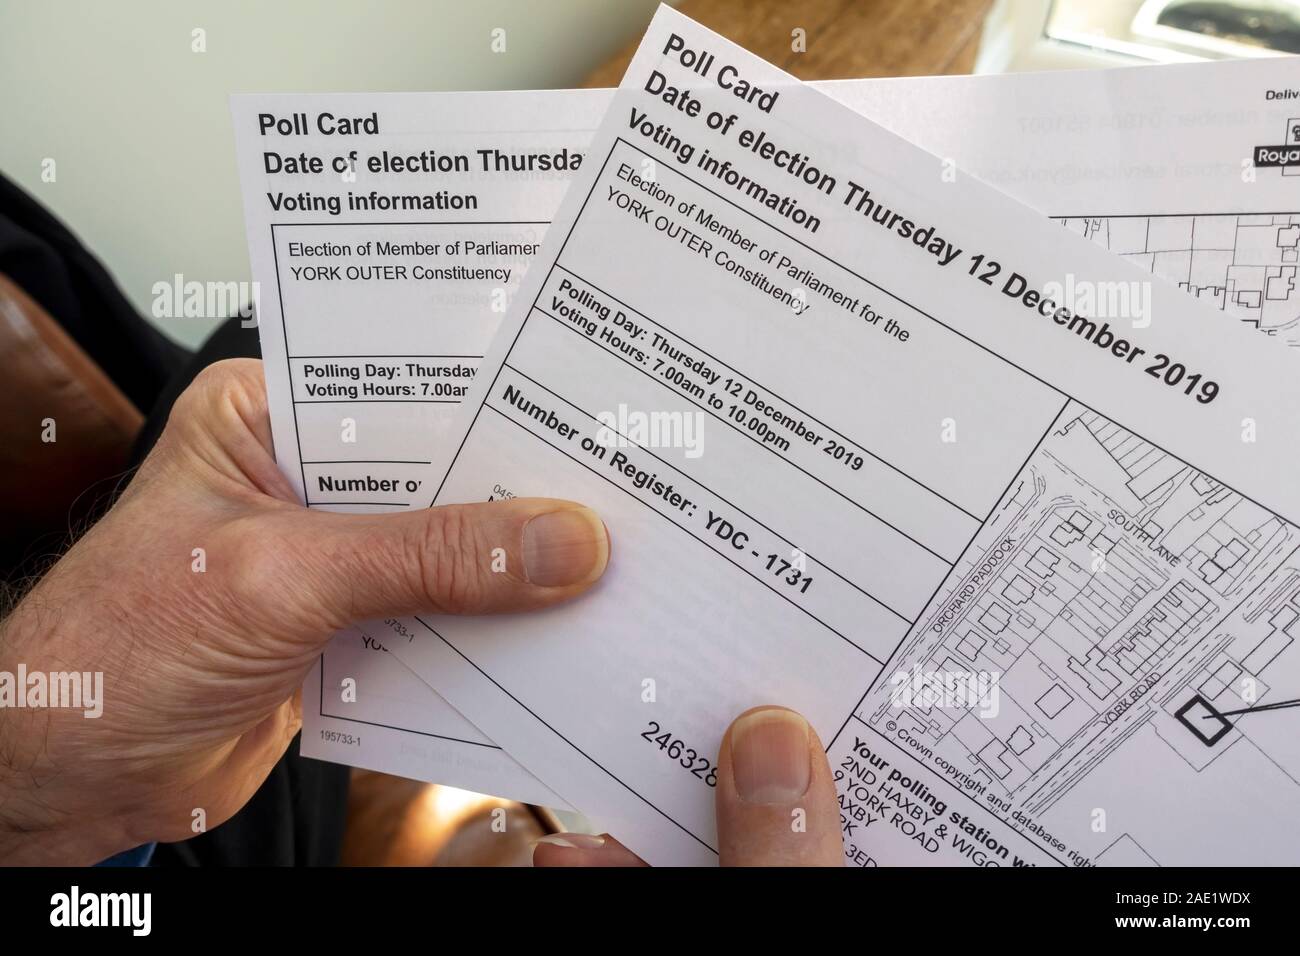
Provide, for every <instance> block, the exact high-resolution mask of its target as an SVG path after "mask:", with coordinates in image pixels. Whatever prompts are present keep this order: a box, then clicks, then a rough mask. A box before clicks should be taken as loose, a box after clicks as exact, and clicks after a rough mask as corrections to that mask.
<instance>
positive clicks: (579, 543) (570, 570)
mask: <svg viewBox="0 0 1300 956" xmlns="http://www.w3.org/2000/svg"><path fill="white" fill-rule="evenodd" d="M523 554H524V574H525V575H527V577H528V580H529V581H530V582H531V583H533V584H537V585H540V586H541V587H544V588H554V587H564V586H568V585H573V584H582V583H584V582H587V581H594V580H595V579H596V578H598V577H600V575H601V574H602V573H603V572H604V570H605V563H606V561H607V560H608V558H609V535H608V533H607V532H606V531H605V524H604V522H602V521H601V520H600V518H599V517H598V516H597V515H596V513H595V512H594V511H592V510H591V509H589V508H567V509H565V510H564V511H550V512H547V513H546V514H543V515H538V516H537V517H536V518H532V519H530V520H529V521H528V523H527V524H525V525H524V540H523Z"/></svg>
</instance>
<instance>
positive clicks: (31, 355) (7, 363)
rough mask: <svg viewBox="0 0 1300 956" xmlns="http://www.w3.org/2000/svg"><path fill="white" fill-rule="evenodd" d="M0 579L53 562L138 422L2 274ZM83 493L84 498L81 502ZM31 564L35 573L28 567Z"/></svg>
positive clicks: (123, 458) (120, 460) (115, 469)
mask: <svg viewBox="0 0 1300 956" xmlns="http://www.w3.org/2000/svg"><path fill="white" fill-rule="evenodd" d="M0 395H3V397H2V398H0V526H2V527H3V528H4V539H5V547H4V551H5V554H4V555H3V558H0V560H2V561H4V563H5V564H7V565H8V566H7V567H0V574H7V573H8V572H9V571H11V570H12V568H13V567H14V566H15V564H17V563H19V562H24V563H25V566H26V563H30V562H38V561H39V559H40V558H41V557H42V556H43V555H45V554H57V553H58V552H59V551H60V550H61V549H62V548H63V547H64V546H65V545H66V543H67V540H68V538H69V537H70V535H71V533H73V532H75V531H76V530H77V527H76V526H77V524H78V523H79V522H81V521H84V520H85V516H86V515H88V514H89V513H90V512H91V509H92V507H93V505H94V503H95V500H96V499H97V497H98V495H97V494H96V493H95V492H94V490H93V489H95V488H96V487H99V488H100V494H102V493H104V492H106V491H108V490H110V489H111V487H112V484H111V481H112V479H113V478H114V476H117V475H119V474H122V473H123V469H125V468H126V466H127V461H128V459H129V456H130V453H131V446H132V443H133V442H134V441H135V438H136V435H137V434H138V433H139V431H140V428H141V426H142V425H143V423H144V416H143V414H142V413H141V411H140V409H138V408H136V407H135V406H134V405H133V404H132V403H131V401H130V399H128V398H127V397H126V396H125V395H124V394H123V393H122V391H121V390H120V389H119V388H118V387H117V386H116V385H114V384H113V382H112V381H110V380H109V378H108V376H106V375H105V374H104V372H103V370H102V369H100V367H99V366H98V365H97V364H95V362H94V361H93V360H92V359H91V358H90V357H89V356H88V355H87V354H86V353H85V352H84V351H83V350H82V349H81V347H80V346H78V345H77V343H76V342H74V341H73V340H72V339H71V338H70V337H69V336H68V334H67V333H66V332H64V330H63V329H62V328H61V327H60V326H59V324H58V323H57V322H55V321H54V320H53V319H52V318H51V317H50V316H49V314H48V313H46V311H45V310H44V309H43V308H41V306H40V305H38V304H37V303H36V302H35V301H34V300H33V299H32V298H31V297H30V296H28V295H27V294H26V293H25V292H24V291H23V290H22V289H20V288H19V287H18V286H17V285H15V284H14V283H13V282H12V281H11V280H10V279H9V278H8V277H7V276H5V275H3V274H0ZM88 490H90V493H87V492H88ZM35 566H37V565H33V566H32V567H33V568H34V567H35Z"/></svg>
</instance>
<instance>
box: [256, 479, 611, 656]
mask: <svg viewBox="0 0 1300 956" xmlns="http://www.w3.org/2000/svg"><path fill="white" fill-rule="evenodd" d="M281 520H282V521H283V523H284V524H285V525H287V527H285V528H283V529H282V530H281V531H280V533H279V534H276V535H268V534H265V533H264V534H260V535H258V538H260V539H261V540H263V541H265V540H267V539H268V538H270V539H271V540H274V541H275V542H276V544H275V546H274V554H273V555H271V556H264V558H266V560H265V563H262V564H261V566H262V567H263V568H265V572H266V573H265V577H264V578H263V584H262V586H261V587H260V588H259V589H258V590H259V591H260V592H261V593H262V594H264V595H267V596H268V597H269V599H270V600H273V601H277V602H279V604H278V610H279V612H280V613H281V614H282V615H283V614H285V613H288V614H289V615H291V616H295V617H296V619H297V622H298V624H299V626H300V628H301V629H302V630H305V631H307V632H308V633H312V634H313V636H320V635H319V633H317V632H321V631H323V630H329V629H335V628H339V627H342V626H344V625H346V624H351V623H354V622H356V621H363V620H369V619H373V618H380V617H389V616H395V615H406V614H415V613H417V612H427V613H433V614H491V613H497V612H505V611H524V610H530V609H533V608H542V607H547V606H549V605H552V604H556V603H559V602H561V601H566V600H568V599H570V598H572V597H576V596H577V595H579V594H581V593H582V592H583V591H585V590H587V588H589V587H590V586H591V585H592V584H593V583H594V582H595V581H596V580H598V579H599V578H600V576H601V575H602V574H604V572H605V566H606V564H607V563H608V561H609V533H608V531H607V530H606V528H605V525H604V523H603V522H602V521H601V520H600V517H599V516H598V515H597V514H596V513H595V512H594V511H592V510H591V509H590V508H585V507H583V506H582V505H579V504H575V503H574V502H572V501H563V500H559V499H555V498H512V499H509V500H507V501H495V502H485V503H482V504H468V505H443V506H439V507H436V508H427V509H423V510H420V511H414V512H407V513H403V514H385V515H345V514H336V513H331V512H323V511H309V510H306V509H302V508H295V509H292V510H289V511H286V512H284V513H282V516H281ZM249 573H250V574H254V575H256V572H253V571H250V572H249ZM267 581H270V582H273V584H274V586H272V587H266V586H265V585H266V582H267Z"/></svg>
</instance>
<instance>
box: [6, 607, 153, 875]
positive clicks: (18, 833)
mask: <svg viewBox="0 0 1300 956" xmlns="http://www.w3.org/2000/svg"><path fill="white" fill-rule="evenodd" d="M54 619H57V615H48V614H36V613H33V611H32V608H31V605H30V597H29V599H28V600H27V601H24V602H22V603H20V604H19V605H18V606H17V607H16V608H15V609H14V610H13V612H12V613H11V614H10V615H9V616H8V617H7V618H5V619H4V621H2V622H0V682H2V684H3V686H0V865H7V866H17V865H28V866H41V865H44V866H51V865H66V866H79V865H90V864H93V863H98V862H99V861H100V860H103V859H106V858H107V857H109V856H112V855H113V854H115V853H118V852H120V851H122V850H125V849H129V848H131V847H132V846H134V845H136V843H138V842H139V841H133V840H132V838H131V835H130V833H129V832H128V828H127V827H126V826H125V825H124V823H123V822H122V821H119V820H118V819H116V818H115V817H114V816H113V815H112V814H111V813H109V812H105V811H104V809H103V808H104V805H105V802H104V801H102V799H97V797H101V798H102V796H103V795H102V794H96V793H95V792H94V790H95V787H94V784H93V782H90V781H86V780H84V779H81V776H82V775H81V774H79V773H78V772H77V767H76V766H75V765H76V764H78V763H82V761H78V760H77V759H76V758H75V756H73V755H71V754H69V753H68V752H67V748H66V747H65V746H63V745H64V743H65V740H66V736H67V732H68V731H69V730H70V728H69V727H68V726H66V725H67V724H68V723H69V721H71V720H84V719H86V718H85V717H84V716H83V715H82V713H81V712H80V711H66V710H61V709H60V708H58V707H55V706H51V705H52V704H54V703H57V701H54V700H53V698H52V697H51V696H50V694H51V693H52V689H51V688H50V687H49V686H48V685H46V688H45V691H46V692H45V694H43V695H41V696H40V697H38V698H35V699H32V698H31V697H29V690H30V686H29V685H26V684H25V682H23V681H20V680H19V677H20V675H22V676H26V677H28V678H29V679H30V677H31V675H33V674H48V673H49V672H50V671H49V668H48V667H46V666H45V665H44V664H43V663H42V660H46V661H48V660H49V659H50V658H49V655H48V649H49V648H51V647H52V646H53V645H54V640H53V635H52V634H49V633H43V632H42V628H41V626H40V624H41V623H49V622H50V621H51V620H54ZM42 649H45V650H46V651H47V653H45V654H42V653H40V651H41V650H42ZM55 656H61V655H57V654H56V655H55ZM64 666H66V664H65V665H64ZM33 704H35V706H33ZM74 715H75V716H74ZM69 764H72V765H71V766H70V765H69Z"/></svg>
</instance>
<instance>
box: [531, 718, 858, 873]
mask: <svg viewBox="0 0 1300 956" xmlns="http://www.w3.org/2000/svg"><path fill="white" fill-rule="evenodd" d="M716 805H717V813H718V861H719V862H720V863H721V864H722V865H723V866H843V865H844V844H843V841H842V840H841V837H840V807H839V802H838V800H837V798H836V795H835V780H834V778H833V777H832V776H831V768H830V764H829V763H828V762H827V760H826V752H825V750H824V749H823V748H822V742H821V740H819V739H818V737H817V732H816V731H815V730H813V729H812V727H810V726H809V725H808V722H807V721H806V720H804V719H803V717H801V716H800V715H799V714H796V713H795V712H794V711H793V710H787V709H786V708H784V707H755V708H754V709H753V710H747V711H745V713H743V714H741V715H740V716H739V717H738V718H736V720H735V722H734V723H733V724H732V725H731V727H730V728H728V730H727V733H726V734H725V735H724V736H723V738H722V746H721V747H719V748H718V787H717V798H716ZM533 865H535V866H644V865H645V863H644V862H643V861H642V860H641V858H640V857H638V856H636V855H635V854H634V853H633V852H632V851H631V850H629V849H628V848H627V847H625V846H623V844H621V843H619V842H618V841H617V840H615V839H614V838H613V837H611V836H609V835H608V834H605V835H602V836H591V835H589V834H585V833H561V834H557V835H556V836H550V837H546V838H544V839H542V840H541V841H539V842H538V844H537V849H536V850H535V851H534V852H533Z"/></svg>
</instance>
